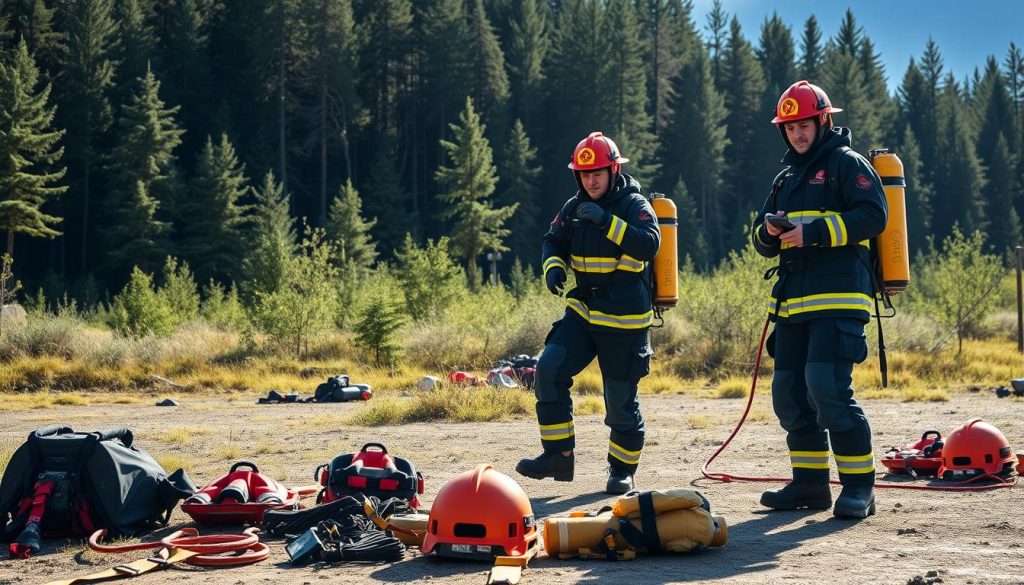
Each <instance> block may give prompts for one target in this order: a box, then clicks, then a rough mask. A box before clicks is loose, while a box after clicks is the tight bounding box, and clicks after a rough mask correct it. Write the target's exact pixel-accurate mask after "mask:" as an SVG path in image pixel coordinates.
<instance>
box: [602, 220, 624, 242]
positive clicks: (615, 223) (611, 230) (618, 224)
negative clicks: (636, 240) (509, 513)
mask: <svg viewBox="0 0 1024 585" xmlns="http://www.w3.org/2000/svg"><path fill="white" fill-rule="evenodd" d="M625 236H626V222H624V221H622V220H621V219H619V217H618V216H617V215H613V216H612V222H611V224H610V225H609V226H608V233H607V234H605V237H607V238H608V239H609V240H611V241H613V242H615V245H616V246H618V245H621V244H622V238H624V237H625Z"/></svg>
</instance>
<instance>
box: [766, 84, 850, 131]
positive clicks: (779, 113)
mask: <svg viewBox="0 0 1024 585" xmlns="http://www.w3.org/2000/svg"><path fill="white" fill-rule="evenodd" d="M842 111H843V109H842V108H833V107H832V102H831V101H829V99H828V94H826V93H825V90H823V89H821V88H820V87H818V86H817V85H814V84H812V83H808V82H807V81H806V80H801V81H798V82H796V83H794V84H793V85H791V86H789V89H787V90H786V91H784V92H782V96H781V97H779V104H778V105H777V106H775V117H774V118H772V124H777V125H781V124H785V123H786V122H795V121H797V120H806V119H807V118H814V117H817V118H818V124H819V125H820V126H824V125H825V116H826V114H834V113H836V112H842Z"/></svg>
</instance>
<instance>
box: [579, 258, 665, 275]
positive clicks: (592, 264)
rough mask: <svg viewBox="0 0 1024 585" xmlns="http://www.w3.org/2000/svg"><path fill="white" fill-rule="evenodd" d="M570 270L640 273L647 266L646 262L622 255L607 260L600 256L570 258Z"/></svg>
mask: <svg viewBox="0 0 1024 585" xmlns="http://www.w3.org/2000/svg"><path fill="white" fill-rule="evenodd" d="M571 262H572V269H573V270H575V271H577V272H597V273H608V272H614V271H616V270H624V271H626V272H641V271H643V269H644V267H646V266H647V263H646V262H643V261H640V260H637V259H636V258H634V257H632V256H630V255H628V254H623V255H622V256H621V257H619V258H607V257H601V256H572V257H571Z"/></svg>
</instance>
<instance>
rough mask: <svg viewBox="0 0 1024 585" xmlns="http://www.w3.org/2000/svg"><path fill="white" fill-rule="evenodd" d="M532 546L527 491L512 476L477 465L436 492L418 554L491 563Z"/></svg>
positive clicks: (533, 526) (533, 533)
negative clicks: (490, 561)
mask: <svg viewBox="0 0 1024 585" xmlns="http://www.w3.org/2000/svg"><path fill="white" fill-rule="evenodd" d="M536 546H537V523H536V521H535V519H534V517H533V507H532V506H531V505H530V498H528V497H527V496H526V492H524V491H523V488H522V487H520V486H519V484H518V483H516V482H515V480H513V479H512V478H511V477H509V476H507V475H505V474H504V473H501V472H499V471H495V470H494V469H493V468H492V467H491V466H490V465H484V464H480V465H477V466H476V469H473V470H472V471H466V472H464V473H460V474H459V475H456V476H455V477H454V478H452V479H451V481H449V482H448V483H446V484H444V486H443V487H442V488H441V490H440V491H438V492H437V497H436V498H434V503H433V504H432V505H431V506H430V518H429V519H428V520H427V534H426V536H425V537H424V538H423V546H421V547H420V550H421V551H423V554H428V553H430V552H431V551H434V552H436V553H437V554H439V555H442V556H448V557H461V558H474V559H492V558H494V557H495V556H523V555H526V554H529V553H531V552H533V549H534V547H536Z"/></svg>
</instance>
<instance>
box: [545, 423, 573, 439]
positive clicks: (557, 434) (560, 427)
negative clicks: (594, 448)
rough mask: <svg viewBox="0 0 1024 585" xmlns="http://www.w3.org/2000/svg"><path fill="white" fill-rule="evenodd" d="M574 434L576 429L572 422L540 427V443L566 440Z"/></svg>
mask: <svg viewBox="0 0 1024 585" xmlns="http://www.w3.org/2000/svg"><path fill="white" fill-rule="evenodd" d="M575 434H576V427H575V425H573V422H572V421H569V422H564V423H558V424H553V425H540V440H541V441H557V440H559V439H568V438H569V437H571V436H573V435H575Z"/></svg>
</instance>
